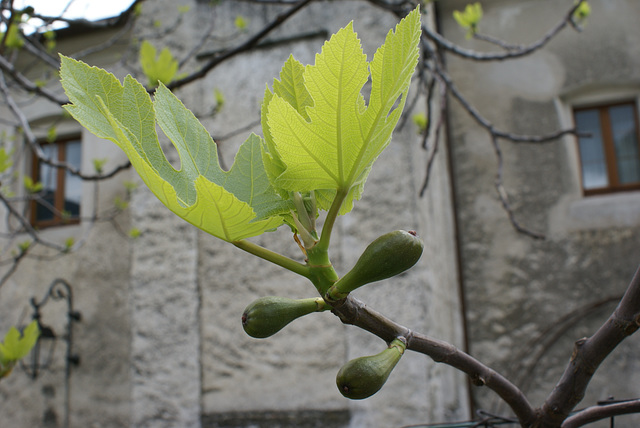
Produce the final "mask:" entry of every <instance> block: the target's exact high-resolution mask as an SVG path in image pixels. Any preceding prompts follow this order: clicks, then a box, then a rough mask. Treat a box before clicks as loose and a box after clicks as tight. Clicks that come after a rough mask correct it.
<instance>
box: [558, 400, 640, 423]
mask: <svg viewBox="0 0 640 428" xmlns="http://www.w3.org/2000/svg"><path fill="white" fill-rule="evenodd" d="M629 413H640V399H636V400H624V401H618V402H613V403H611V404H600V405H597V406H593V407H587V408H586V409H583V410H581V411H579V412H577V413H576V414H574V415H572V416H569V417H568V418H567V419H566V420H565V421H564V422H563V423H562V428H577V427H581V426H583V425H587V424H590V423H592V422H595V421H599V420H601V419H606V418H610V417H613V416H620V415H626V414H629ZM611 426H613V424H612V425H611Z"/></svg>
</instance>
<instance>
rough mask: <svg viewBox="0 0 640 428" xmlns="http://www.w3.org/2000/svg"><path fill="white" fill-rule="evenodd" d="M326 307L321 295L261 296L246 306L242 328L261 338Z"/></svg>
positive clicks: (249, 333) (250, 334) (252, 335)
mask: <svg viewBox="0 0 640 428" xmlns="http://www.w3.org/2000/svg"><path fill="white" fill-rule="evenodd" d="M325 309H327V308H326V307H325V302H324V300H323V299H321V298H320V297H315V298H313V297H312V298H309V299H298V300H296V299H289V298H287V297H275V296H269V297H261V298H260V299H258V300H256V301H254V302H253V303H251V304H250V305H249V306H247V307H246V308H245V310H244V313H243V314H242V328H244V331H245V332H246V333H247V334H248V335H249V336H251V337H255V338H260V339H261V338H265V337H269V336H272V335H274V334H276V333H277V332H279V331H280V330H281V329H282V328H283V327H284V326H286V325H287V324H289V323H290V322H291V321H293V320H294V319H296V318H299V317H301V316H303V315H307V314H310V313H311V312H318V311H323V310H325Z"/></svg>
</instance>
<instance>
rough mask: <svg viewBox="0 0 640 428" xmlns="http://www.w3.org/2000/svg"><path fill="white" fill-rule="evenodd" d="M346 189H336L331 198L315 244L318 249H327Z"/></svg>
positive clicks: (346, 192) (345, 195)
mask: <svg viewBox="0 0 640 428" xmlns="http://www.w3.org/2000/svg"><path fill="white" fill-rule="evenodd" d="M348 193H349V191H348V190H344V189H338V191H337V192H336V197H335V198H333V202H332V203H331V207H330V208H329V211H328V212H327V218H326V219H325V220H324V225H323V226H322V234H321V235H320V240H319V241H318V243H317V244H316V248H317V249H318V250H320V251H329V241H330V240H331V232H332V231H333V225H334V224H335V222H336V219H337V218H338V214H340V208H342V203H343V202H344V200H345V198H346V197H347V194H348Z"/></svg>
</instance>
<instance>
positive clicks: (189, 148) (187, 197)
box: [61, 57, 289, 241]
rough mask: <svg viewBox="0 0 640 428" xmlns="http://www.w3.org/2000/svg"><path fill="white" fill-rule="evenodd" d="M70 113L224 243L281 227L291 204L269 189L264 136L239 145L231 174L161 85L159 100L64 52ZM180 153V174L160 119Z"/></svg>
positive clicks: (177, 207)
mask: <svg viewBox="0 0 640 428" xmlns="http://www.w3.org/2000/svg"><path fill="white" fill-rule="evenodd" d="M61 75H62V84H63V87H64V88H65V91H66V93H67V95H68V97H69V99H70V101H71V103H72V104H70V105H67V106H65V108H66V109H67V111H69V113H70V114H71V115H72V116H73V117H74V118H76V120H78V121H79V122H80V123H81V124H82V125H84V126H85V127H86V128H87V129H88V130H89V131H91V132H93V133H94V134H95V135H97V136H98V137H101V138H106V139H109V140H111V141H113V142H115V143H116V144H117V145H118V146H119V147H120V148H121V149H122V150H123V151H124V152H125V154H126V155H127V157H128V158H129V160H130V161H131V163H132V165H133V166H134V168H135V169H136V171H137V172H138V174H139V175H140V177H141V178H142V180H143V181H144V183H145V184H146V185H147V186H148V187H149V189H150V190H151V191H152V192H153V193H154V194H155V195H156V197H157V198H158V199H159V200H160V201H161V202H162V203H163V204H164V205H166V206H167V208H169V209H170V210H171V211H173V212H174V213H175V214H177V215H178V216H180V217H182V218H183V219H185V220H187V221H188V222H190V223H191V224H193V225H195V226H197V227H199V228H200V229H202V230H204V231H205V232H208V233H210V234H212V235H214V236H217V237H218V238H221V239H223V240H225V241H238V240H241V239H244V238H247V237H250V236H256V235H260V234H262V233H263V232H265V231H267V230H272V229H275V228H277V227H278V226H280V225H281V224H282V222H283V220H282V218H281V217H280V214H281V213H286V212H288V211H289V206H288V204H287V202H286V201H283V200H282V198H280V196H279V195H278V194H277V193H276V191H275V190H274V189H273V188H272V187H271V185H270V183H269V180H268V178H267V173H266V171H265V170H264V167H263V165H262V159H261V152H260V145H261V142H260V138H259V137H257V136H255V135H252V136H250V137H249V139H247V141H246V142H245V143H243V145H242V146H241V148H240V151H239V153H238V156H236V159H235V161H234V165H233V167H232V168H231V171H229V172H226V171H223V170H222V168H221V167H220V164H219V162H218V156H217V150H216V146H215V143H214V141H213V139H212V138H211V136H210V135H209V133H208V132H207V131H206V129H205V128H204V127H203V126H202V124H201V123H200V122H199V121H198V120H197V119H196V117H195V116H194V115H193V113H191V112H190V111H189V110H187V109H186V107H185V106H184V105H183V104H182V102H180V100H178V99H177V98H176V97H175V96H174V95H173V94H172V93H171V92H170V91H169V90H168V89H167V88H166V87H165V86H164V85H162V84H161V85H160V87H159V88H158V89H157V91H156V94H155V100H154V101H153V102H152V101H151V98H150V97H149V95H148V94H147V92H146V91H145V89H144V87H143V86H142V85H141V84H140V83H138V82H137V81H136V80H135V79H133V78H132V77H131V76H127V77H126V78H125V80H124V85H121V84H120V82H119V81H118V80H117V79H116V78H115V76H113V75H112V74H110V73H108V72H106V71H104V70H101V69H98V68H95V67H89V66H88V65H86V64H83V63H81V62H79V61H75V60H72V59H70V58H66V57H62V67H61ZM156 121H157V123H158V124H159V125H160V128H161V129H162V131H163V132H164V133H165V134H166V136H167V137H169V139H170V140H171V142H172V143H173V145H174V147H175V148H176V150H177V151H178V155H179V157H180V163H181V169H180V170H179V171H178V170H176V169H174V168H173V166H172V165H171V164H170V163H169V162H168V160H167V159H166V157H165V155H164V153H163V151H162V149H161V147H160V143H159V141H158V135H157V133H156V130H155V124H156Z"/></svg>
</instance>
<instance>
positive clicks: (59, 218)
mask: <svg viewBox="0 0 640 428" xmlns="http://www.w3.org/2000/svg"><path fill="white" fill-rule="evenodd" d="M41 147H42V151H43V153H44V156H45V158H48V159H51V160H54V161H57V162H64V163H66V164H68V165H70V166H71V167H73V168H76V169H80V166H81V164H82V143H81V141H80V139H78V138H71V139H64V140H59V141H56V142H53V143H47V144H42V145H41ZM33 179H34V180H35V181H38V182H40V183H41V184H42V191H40V192H39V193H38V195H37V196H36V198H35V199H34V201H33V202H32V210H33V211H32V213H33V214H32V222H33V224H34V225H35V226H37V227H47V226H54V225H58V224H64V223H67V222H69V220H71V221H72V222H77V220H78V219H79V218H80V203H81V200H82V180H81V179H80V178H79V177H78V176H77V175H73V174H71V173H70V172H69V171H67V170H66V169H65V168H57V167H52V166H49V165H47V164H45V163H43V162H40V161H39V159H35V160H34V177H33Z"/></svg>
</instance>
